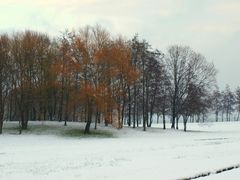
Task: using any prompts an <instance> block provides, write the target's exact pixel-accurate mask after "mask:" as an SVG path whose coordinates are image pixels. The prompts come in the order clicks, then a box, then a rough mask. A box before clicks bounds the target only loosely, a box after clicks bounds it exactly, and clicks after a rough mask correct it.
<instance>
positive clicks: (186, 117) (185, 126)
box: [183, 116, 188, 132]
mask: <svg viewBox="0 0 240 180" xmlns="http://www.w3.org/2000/svg"><path fill="white" fill-rule="evenodd" d="M187 120H188V116H184V117H183V126H184V131H185V132H186V131H187Z"/></svg>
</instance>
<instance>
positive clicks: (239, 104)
mask: <svg viewBox="0 0 240 180" xmlns="http://www.w3.org/2000/svg"><path fill="white" fill-rule="evenodd" d="M235 97H236V110H237V121H239V115H240V87H238V88H237V89H236V91H235Z"/></svg>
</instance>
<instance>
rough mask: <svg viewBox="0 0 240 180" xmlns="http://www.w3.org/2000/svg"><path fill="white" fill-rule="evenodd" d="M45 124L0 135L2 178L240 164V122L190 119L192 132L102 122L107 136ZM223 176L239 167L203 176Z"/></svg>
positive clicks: (168, 172) (170, 171)
mask: <svg viewBox="0 0 240 180" xmlns="http://www.w3.org/2000/svg"><path fill="white" fill-rule="evenodd" d="M43 124H44V125H45V126H46V125H47V127H48V128H49V129H48V130H47V135H43V134H44V133H46V132H44V133H41V132H39V131H38V132H37V133H36V132H34V131H32V132H31V133H25V134H22V135H17V134H14V133H16V132H17V131H16V130H15V131H14V130H12V131H10V133H9V131H7V132H6V131H5V133H4V134H3V135H1V136H0V180H16V179H18V180H22V179H23V180H33V179H34V180H79V179H84V180H96V179H98V180H101V179H108V180H113V179H114V180H115V179H119V180H120V179H121V180H122V179H124V180H136V179H151V180H154V179H156V180H159V179H163V180H167V179H181V178H187V177H192V176H195V175H198V174H201V173H204V172H211V171H212V172H213V171H215V170H218V169H221V168H224V167H229V166H231V165H237V164H239V163H240V122H230V123H204V124H203V123H201V124H195V123H194V124H188V130H189V131H188V132H183V131H181V130H171V129H167V130H162V129H161V128H158V127H157V126H158V125H155V127H154V128H148V129H147V131H146V132H143V131H142V129H132V128H127V127H125V128H123V129H122V130H116V129H113V128H111V127H100V129H101V130H106V131H109V132H111V133H113V134H114V136H113V137H108V138H106V137H105V138H103V137H87V138H85V137H81V138H76V137H65V136H60V135H58V134H59V132H58V131H61V130H66V129H71V128H77V127H79V126H81V125H79V124H78V123H69V126H68V127H63V126H62V124H60V123H58V122H54V123H53V122H44V123H43ZM10 125H11V126H13V125H14V124H10ZM15 125H17V124H15ZM40 125H41V123H36V122H31V123H30V127H34V126H40ZM7 126H8V125H7ZM168 127H169V125H168ZM221 178H222V179H240V169H234V170H231V171H227V172H224V173H221V174H217V175H210V176H207V177H204V178H200V179H221Z"/></svg>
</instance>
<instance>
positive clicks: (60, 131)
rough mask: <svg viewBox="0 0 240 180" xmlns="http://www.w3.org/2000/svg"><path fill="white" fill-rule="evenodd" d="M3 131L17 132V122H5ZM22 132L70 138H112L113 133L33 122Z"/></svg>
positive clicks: (7, 132)
mask: <svg viewBox="0 0 240 180" xmlns="http://www.w3.org/2000/svg"><path fill="white" fill-rule="evenodd" d="M3 133H6V134H19V125H18V123H6V124H5V126H4V127H3ZM22 134H34V135H56V136H61V137H70V138H90V137H96V138H112V137H114V135H113V133H112V132H110V131H107V130H99V129H97V130H95V129H90V133H89V134H84V129H83V128H81V127H79V128H77V127H73V126H63V125H62V124H56V125H53V124H51V125H48V124H44V123H43V124H34V123H29V124H28V129H26V130H22Z"/></svg>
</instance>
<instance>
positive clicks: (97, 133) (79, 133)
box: [61, 129, 113, 138]
mask: <svg viewBox="0 0 240 180" xmlns="http://www.w3.org/2000/svg"><path fill="white" fill-rule="evenodd" d="M61 135H62V136H66V137H105V138H110V137H113V133H111V132H109V131H104V130H91V131H90V133H89V134H84V130H83V129H69V130H65V131H63V132H62V133H61Z"/></svg>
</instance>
